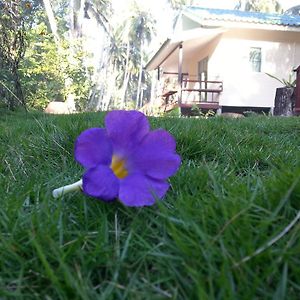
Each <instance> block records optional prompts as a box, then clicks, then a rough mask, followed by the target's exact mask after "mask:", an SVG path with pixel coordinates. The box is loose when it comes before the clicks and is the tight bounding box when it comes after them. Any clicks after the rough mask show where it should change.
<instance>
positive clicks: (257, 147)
mask: <svg viewBox="0 0 300 300" xmlns="http://www.w3.org/2000/svg"><path fill="white" fill-rule="evenodd" d="M0 113H1V115H0V196H1V197H0V199H1V200H0V228H1V230H0V299H151V300H152V299H237V300H240V299H278V300H281V299H288V300H292V299H299V294H300V267H299V266H300V237H299V236H300V233H299V232H300V224H299V222H298V223H297V224H295V226H294V227H293V228H292V229H291V230H290V231H289V232H288V233H286V234H285V235H284V236H283V237H282V238H281V239H280V240H279V241H277V242H276V243H275V244H273V245H272V246H271V247H269V248H267V249H266V250H265V251H263V252H262V253H260V254H259V255H256V256H254V257H251V259H250V260H248V261H247V262H244V263H241V264H240V265H239V266H235V265H236V263H238V262H240V261H241V260H242V259H243V258H245V257H247V256H248V255H252V254H253V253H254V252H255V251H256V250H257V249H258V248H260V247H262V246H264V245H266V243H267V242H268V241H270V240H271V239H272V238H273V237H275V236H276V235H278V234H279V233H280V232H281V231H282V230H283V229H284V228H285V227H286V226H288V224H289V223H290V222H291V221H292V220H293V219H294V218H295V216H296V214H297V213H298V211H299V209H300V181H299V179H300V151H299V150H300V119H299V118H268V117H251V118H245V119H239V120H232V119H225V118H224V119H223V118H212V119H208V120H204V119H176V118H158V119H154V118H153V119H150V122H151V124H152V128H158V127H163V128H166V129H167V130H169V131H170V132H171V133H172V134H173V135H174V136H175V137H176V140H177V149H178V152H179V153H180V155H181V156H182V166H181V168H180V171H179V172H178V173H177V174H176V176H174V177H172V178H171V179H170V182H171V186H172V188H171V190H170V191H169V192H168V194H167V196H166V197H165V199H164V201H162V202H160V203H159V204H158V205H156V206H153V207H148V208H140V209H135V208H126V207H123V206H122V205H121V204H120V203H118V202H116V203H113V204H105V203H102V202H101V201H97V200H95V199H93V198H89V197H86V196H84V195H83V194H81V193H73V194H69V195H66V196H65V197H64V198H61V199H59V200H56V199H53V198H52V197H51V191H52V189H53V188H56V187H59V186H61V185H63V184H68V183H72V182H74V181H76V180H78V179H79V178H80V177H81V174H82V171H83V170H82V168H81V167H80V166H79V165H78V164H76V163H75V161H74V159H73V144H74V140H75V138H76V137H77V135H78V134H79V133H80V132H81V131H83V130H84V129H86V128H88V127H92V126H103V115H101V114H96V113H91V114H81V115H71V116H46V115H43V114H37V113H36V114H34V113H31V114H25V113H8V112H6V113H4V112H3V111H1V112H0Z"/></svg>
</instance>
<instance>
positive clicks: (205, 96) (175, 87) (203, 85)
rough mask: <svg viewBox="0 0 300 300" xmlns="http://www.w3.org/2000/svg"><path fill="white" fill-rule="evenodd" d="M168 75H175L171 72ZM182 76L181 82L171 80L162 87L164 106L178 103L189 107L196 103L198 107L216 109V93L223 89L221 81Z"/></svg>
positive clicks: (217, 101)
mask: <svg viewBox="0 0 300 300" xmlns="http://www.w3.org/2000/svg"><path fill="white" fill-rule="evenodd" d="M168 75H177V73H172V74H168ZM187 76H188V74H185V76H183V78H182V80H181V83H180V84H178V83H176V80H175V82H174V81H172V80H171V79H170V77H169V78H168V79H167V81H168V82H170V83H172V84H170V85H168V84H167V85H166V86H165V87H164V90H163V93H162V98H163V100H164V102H165V105H166V106H170V107H172V106H174V105H180V106H182V107H189V106H193V105H198V106H199V107H200V108H201V107H202V108H208V109H217V108H219V100H218V95H219V94H220V93H221V92H222V91H223V82H222V81H217V80H205V81H204V80H194V79H189V78H186V77H187ZM174 79H175V78H174Z"/></svg>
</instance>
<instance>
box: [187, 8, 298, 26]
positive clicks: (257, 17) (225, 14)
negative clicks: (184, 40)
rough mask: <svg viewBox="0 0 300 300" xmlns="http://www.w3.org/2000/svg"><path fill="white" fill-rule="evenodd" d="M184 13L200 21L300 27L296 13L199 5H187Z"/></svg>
mask: <svg viewBox="0 0 300 300" xmlns="http://www.w3.org/2000/svg"><path fill="white" fill-rule="evenodd" d="M183 13H186V14H187V15H191V16H194V17H196V18H197V19H198V20H199V21H201V20H202V21H206V20H214V21H230V22H245V23H256V24H270V25H281V26H292V27H300V16H294V15H284V14H283V15H282V14H270V13H259V12H248V11H241V10H230V9H212V8H203V7H199V6H187V7H186V8H185V9H184V10H183Z"/></svg>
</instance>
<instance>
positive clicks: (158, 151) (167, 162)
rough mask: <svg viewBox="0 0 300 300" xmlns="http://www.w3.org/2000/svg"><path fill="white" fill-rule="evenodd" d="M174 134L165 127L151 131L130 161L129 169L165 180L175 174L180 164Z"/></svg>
mask: <svg viewBox="0 0 300 300" xmlns="http://www.w3.org/2000/svg"><path fill="white" fill-rule="evenodd" d="M175 148H176V142H175V139H174V138H173V136H172V135H171V134H170V133H168V132H167V131H165V130H163V129H159V130H154V131H152V132H149V133H148V134H147V136H146V137H145V138H144V139H143V141H142V143H141V144H140V146H139V147H138V148H137V149H136V151H135V152H134V153H133V155H132V157H131V160H130V161H129V170H130V169H132V170H133V171H138V172H140V173H143V174H146V175H148V176H150V177H153V178H156V179H159V180H164V179H167V178H168V177H170V176H172V175H174V174H175V173H176V171H177V170H178V168H179V166H180V161H181V159H180V156H179V155H177V154H176V153H175Z"/></svg>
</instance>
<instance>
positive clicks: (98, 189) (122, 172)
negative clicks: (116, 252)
mask: <svg viewBox="0 0 300 300" xmlns="http://www.w3.org/2000/svg"><path fill="white" fill-rule="evenodd" d="M105 126H106V128H90V129H87V130H85V131H83V132H82V133H81V134H80V135H79V136H78V138H77V140H76V142H75V159H76V160H77V161H78V162H79V163H80V164H81V165H82V166H84V167H85V169H86V171H85V173H84V175H83V178H82V188H83V192H84V193H85V194H87V195H89V196H92V197H96V198H100V199H101V200H103V201H113V200H115V199H116V198H119V200H120V201H121V202H122V203H123V204H125V205H127V206H146V205H152V204H154V203H155V200H156V199H159V198H162V197H163V196H164V195H165V194H166V192H167V190H168V189H169V184H168V182H167V179H168V177H170V176H172V175H174V174H175V173H176V171H177V170H178V168H179V165H180V156H179V155H177V154H176V142H175V140H174V138H173V137H172V135H170V134H169V133H168V132H167V131H165V130H163V129H157V130H153V131H150V126H149V123H148V120H147V118H146V117H145V115H144V114H142V113H141V112H138V111H123V110H116V111H112V112H110V113H108V114H107V115H106V117H105Z"/></svg>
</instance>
